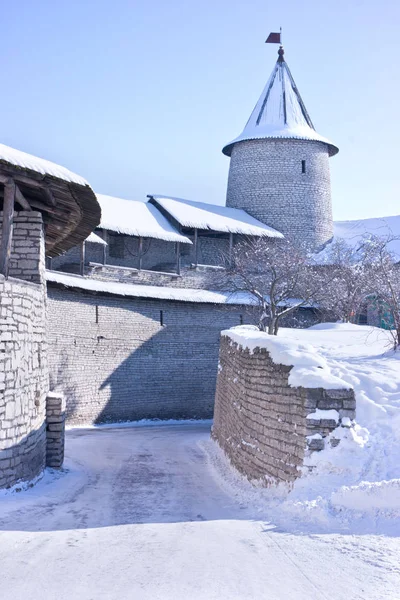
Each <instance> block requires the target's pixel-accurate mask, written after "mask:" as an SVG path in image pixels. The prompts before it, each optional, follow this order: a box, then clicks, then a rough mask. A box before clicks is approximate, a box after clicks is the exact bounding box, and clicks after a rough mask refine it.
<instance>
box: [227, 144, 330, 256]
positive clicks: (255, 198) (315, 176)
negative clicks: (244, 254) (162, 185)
mask: <svg viewBox="0 0 400 600" xmlns="http://www.w3.org/2000/svg"><path fill="white" fill-rule="evenodd" d="M303 161H304V165H305V169H304V171H305V172H303V169H302V164H303ZM226 205H227V206H232V207H233V208H243V209H244V210H245V211H247V212H248V213H249V214H250V215H252V216H253V217H255V218H256V219H259V220H260V221H262V222H263V223H266V224H267V225H270V226H271V227H274V228H275V229H277V230H278V231H281V232H282V233H283V234H284V235H289V236H291V237H294V238H295V239H296V240H299V241H304V242H306V243H307V244H311V245H313V246H314V247H316V248H319V247H321V246H323V245H324V244H326V243H327V242H328V241H329V240H330V239H331V238H332V235H333V221H332V202H331V186H330V173H329V156H328V148H327V146H326V144H323V143H321V142H313V141H309V140H279V139H278V140H265V139H264V140H247V141H243V142H239V143H238V144H235V146H234V148H233V151H232V156H231V163H230V168H229V178H228V189H227V197H226Z"/></svg>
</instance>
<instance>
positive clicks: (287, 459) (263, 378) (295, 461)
mask: <svg viewBox="0 0 400 600" xmlns="http://www.w3.org/2000/svg"><path fill="white" fill-rule="evenodd" d="M291 369H292V367H288V366H285V365H279V364H276V363H274V362H273V361H272V360H271V358H270V356H269V353H268V352H267V350H266V349H264V348H263V349H260V348H256V349H255V351H254V352H253V353H250V352H249V350H247V349H242V348H241V347H240V346H239V345H238V344H236V343H234V342H232V341H231V340H230V339H229V338H228V337H227V336H222V337H221V348H220V357H219V372H218V378H217V388H216V397H215V410H214V424H213V428H212V435H213V438H214V439H215V440H216V441H217V442H218V444H219V445H220V446H221V448H222V449H223V450H224V451H225V453H226V454H227V456H228V457H229V459H230V460H231V462H232V464H233V465H234V466H235V467H236V468H237V469H238V470H239V471H240V472H241V473H243V474H244V475H246V476H247V477H248V478H249V479H257V480H260V481H261V482H262V483H263V484H264V485H268V484H270V483H275V482H280V481H282V482H289V483H290V482H293V481H294V480H295V479H296V478H297V477H299V476H300V474H301V471H300V470H299V468H300V467H301V466H302V465H303V458H304V455H305V452H309V451H311V450H321V449H322V448H323V445H324V438H326V436H327V435H328V434H329V433H330V432H332V431H333V430H334V429H335V428H336V427H337V425H338V423H336V421H335V420H330V419H326V418H324V419H307V416H308V415H310V414H313V413H314V414H315V411H316V409H317V408H319V409H321V410H330V409H335V410H337V411H338V413H339V418H340V419H341V418H343V417H349V418H354V417H355V399H354V392H353V390H323V389H306V388H301V387H298V388H296V387H291V386H289V384H288V377H289V373H290V371H291ZM317 415H318V413H317ZM339 423H340V421H339ZM315 434H318V435H317V436H316V438H317V439H316V438H314V439H309V440H307V436H315ZM316 441H318V443H315V442H316ZM335 443H336V442H333V445H335ZM307 446H308V448H307Z"/></svg>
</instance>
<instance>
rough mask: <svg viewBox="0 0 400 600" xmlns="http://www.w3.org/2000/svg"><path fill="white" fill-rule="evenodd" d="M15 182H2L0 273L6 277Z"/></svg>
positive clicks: (11, 235) (9, 252)
mask: <svg viewBox="0 0 400 600" xmlns="http://www.w3.org/2000/svg"><path fill="white" fill-rule="evenodd" d="M14 201H15V182H14V181H13V180H12V179H9V180H8V181H7V183H5V184H4V201H3V225H2V229H1V244H0V274H2V275H4V277H6V278H7V277H8V270H9V268H10V256H11V245H12V237H13V227H14V225H13V221H14Z"/></svg>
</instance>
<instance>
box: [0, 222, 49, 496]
mask: <svg viewBox="0 0 400 600" xmlns="http://www.w3.org/2000/svg"><path fill="white" fill-rule="evenodd" d="M26 215H27V213H24V215H22V216H21V215H20V216H18V217H16V219H15V223H14V244H13V253H12V266H11V270H12V272H13V273H18V275H19V276H20V277H21V279H13V278H10V279H8V280H5V279H4V277H3V276H0V488H1V487H9V486H11V485H13V484H14V483H16V482H17V481H20V480H29V479H32V478H33V477H35V476H36V475H38V474H39V473H40V471H41V470H42V469H43V467H44V464H45V454H46V426H45V401H46V394H47V392H48V370H47V344H46V320H45V319H46V312H45V311H46V306H45V294H46V288H45V284H44V280H43V273H44V239H43V232H42V225H41V216H40V215H39V216H38V214H37V213H33V214H32V215H30V216H31V220H30V219H28V218H27V217H26ZM24 242H25V243H24ZM24 278H26V279H28V281H24V280H23V279H24ZM32 280H33V281H38V282H41V283H32Z"/></svg>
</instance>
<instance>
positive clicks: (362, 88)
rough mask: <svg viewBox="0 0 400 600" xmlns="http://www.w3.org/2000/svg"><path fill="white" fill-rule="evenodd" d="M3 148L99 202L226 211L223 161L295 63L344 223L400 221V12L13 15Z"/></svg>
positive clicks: (331, 7)
mask: <svg viewBox="0 0 400 600" xmlns="http://www.w3.org/2000/svg"><path fill="white" fill-rule="evenodd" d="M1 16H2V18H1V22H2V26H1V36H0V45H1V52H0V63H1V65H0V66H1V78H2V86H1V87H2V93H1V95H0V115H1V126H0V141H1V142H3V143H5V144H8V145H10V146H13V147H15V148H18V149H21V150H25V151H27V152H30V153H32V154H36V155H38V156H42V157H44V158H48V159H49V160H52V161H55V162H58V163H60V164H62V165H64V166H66V167H69V168H70V169H72V170H73V171H75V172H77V173H79V174H80V175H83V176H84V177H86V178H87V179H88V180H89V182H90V183H91V185H92V186H93V188H94V189H95V190H96V191H98V192H101V193H106V194H111V195H116V196H118V195H119V196H121V197H126V198H133V199H138V200H144V199H145V196H146V194H148V193H163V194H168V195H173V196H178V197H183V198H190V199H193V200H199V201H208V202H214V203H219V204H222V203H224V201H225V191H226V180H227V174H228V167H229V159H228V158H227V157H225V156H223V155H222V153H221V148H222V146H223V145H224V144H225V143H226V142H228V141H230V140H231V139H233V138H234V137H236V136H237V135H238V134H239V133H240V131H241V130H242V129H243V126H244V124H245V122H246V120H247V118H248V116H249V115H250V112H251V110H252V108H253V106H254V104H255V102H256V100H257V99H258V97H259V94H260V92H261V90H262V88H263V86H264V84H265V82H266V80H267V78H268V76H269V74H270V72H271V70H272V68H273V65H274V62H275V60H276V52H277V46H275V45H265V44H264V41H265V38H266V35H267V34H268V33H269V32H270V31H278V30H279V26H280V25H282V27H283V36H284V46H285V57H286V59H287V62H288V64H289V66H290V69H291V71H292V74H293V76H294V78H295V80H296V83H297V85H298V87H299V90H300V93H301V94H302V96H303V99H304V101H305V104H306V106H307V109H308V111H309V113H310V115H311V118H312V119H313V122H314V125H315V126H316V129H317V131H318V132H319V133H320V134H321V135H324V136H326V137H328V138H331V139H332V141H333V142H334V143H335V144H337V145H338V146H339V148H340V152H339V154H338V155H337V156H335V157H333V158H332V159H331V174H332V186H333V205H334V217H335V218H336V219H346V218H361V217H370V216H380V215H392V214H400V162H399V158H398V148H399V146H400V144H399V141H400V125H399V123H400V121H399V118H398V113H399V106H400V104H399V103H400V68H399V65H400V42H399V22H400V2H398V0H383V1H381V2H376V0H373V1H372V0H352V1H351V2H349V1H348V0H335V1H334V2H323V1H322V0H302V1H301V2H300V1H299V0H285V1H284V2H278V1H276V0H275V1H273V2H272V1H268V0H263V1H261V0H248V1H247V2H244V1H243V0H240V1H235V0H213V1H211V0H202V1H189V0H188V1H183V0H169V1H166V2H162V1H161V0H153V2H148V1H145V0H136V1H135V0H130V1H128V0H114V1H113V2H110V1H107V2H105V1H103V0H97V1H93V0H86V1H85V0H81V1H77V0H59V1H54V0H38V1H37V2H32V0H19V2H15V3H10V2H8V3H5V4H4V5H3V7H2V14H1Z"/></svg>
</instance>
